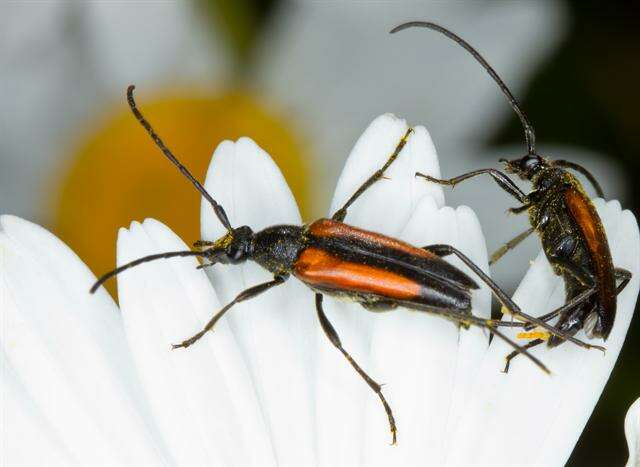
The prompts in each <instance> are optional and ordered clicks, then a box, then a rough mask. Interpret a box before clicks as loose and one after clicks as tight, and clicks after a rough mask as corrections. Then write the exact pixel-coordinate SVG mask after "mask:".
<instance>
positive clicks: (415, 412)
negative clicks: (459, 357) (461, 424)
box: [317, 115, 488, 465]
mask: <svg viewBox="0 0 640 467" xmlns="http://www.w3.org/2000/svg"><path fill="white" fill-rule="evenodd" d="M406 130H407V125H406V123H405V122H404V121H403V120H400V119H397V118H395V117H393V116H392V115H383V116H381V117H379V118H378V119H376V120H375V121H374V122H373V123H372V124H371V125H370V126H369V128H367V130H366V131H365V132H364V134H363V135H362V136H361V138H360V139H359V140H358V142H357V143H356V145H355V147H354V149H353V151H352V153H351V155H350V156H349V159H348V160H347V162H346V164H345V169H344V171H343V173H342V175H341V177H340V179H339V181H338V186H337V188H336V193H335V195H334V201H333V203H332V207H331V211H330V213H333V212H334V211H335V210H337V209H338V208H339V207H341V206H342V205H343V203H344V202H345V201H346V200H347V199H348V198H349V197H350V196H351V195H352V194H353V193H354V192H355V191H356V189H357V188H358V187H359V186H360V185H361V184H362V183H363V182H364V181H365V180H366V179H367V178H368V177H369V176H371V175H372V174H373V173H374V172H375V171H376V170H377V169H379V168H380V167H382V165H383V164H384V163H385V162H386V160H387V158H388V157H389V155H390V154H391V153H392V152H393V151H394V149H395V147H396V146H397V144H398V142H399V141H400V138H402V137H403V136H404V134H405V132H406ZM417 171H420V172H423V173H428V174H431V175H434V176H436V177H437V176H439V169H438V160H437V156H436V153H435V149H434V147H433V143H432V142H431V139H430V137H429V134H428V133H427V131H426V130H425V129H424V128H423V127H417V128H415V133H414V134H413V135H411V136H410V138H409V141H408V143H407V145H406V146H405V148H404V149H403V151H402V152H401V153H400V155H399V156H398V158H397V159H396V161H395V162H394V163H393V165H392V166H391V167H390V168H389V169H388V171H387V172H386V173H385V176H386V177H388V179H383V180H381V181H379V182H377V183H376V184H375V185H373V186H372V187H371V188H369V190H367V192H366V193H365V194H363V195H362V196H361V198H359V199H358V200H357V201H355V203H354V204H353V205H352V207H351V208H350V209H349V211H348V215H347V217H346V222H347V223H349V224H354V225H358V226H362V227H364V228H368V229H371V230H374V231H378V232H382V233H386V234H389V235H393V236H398V237H400V238H403V239H405V240H407V241H410V242H412V243H414V244H416V245H426V244H431V243H435V242H445V243H454V244H457V246H459V247H460V248H461V249H462V250H463V251H466V252H467V253H469V254H470V255H471V256H472V257H473V259H474V260H477V261H479V262H480V264H482V261H484V264H485V266H484V267H485V268H486V251H485V250H484V247H483V245H484V240H483V237H482V234H481V233H480V230H479V225H478V223H477V220H475V217H474V216H468V215H467V214H468V212H467V211H468V210H466V209H465V208H461V209H460V210H459V211H454V210H452V209H451V208H444V209H442V210H439V209H438V206H440V205H442V203H443V201H444V199H443V198H444V197H443V194H442V190H441V189H440V187H439V186H437V185H433V184H429V183H426V182H425V181H424V180H423V179H416V178H415V172H417ZM470 217H473V218H474V220H473V221H472V222H471V223H472V224H474V225H473V226H470V227H469V229H468V232H467V236H466V238H465V235H464V233H465V232H464V230H461V231H460V233H462V235H459V231H458V229H459V226H461V225H463V224H468V222H466V220H467V219H468V218H470ZM478 235H479V237H478ZM452 236H454V237H459V240H457V239H456V240H453V239H452ZM478 239H479V242H478V241H477V240H478ZM478 245H480V246H481V248H480V249H478V250H477V251H471V250H474V249H475V248H476V247H477V246H478ZM470 246H472V248H471V249H469V248H468V247H470ZM485 302H486V293H485ZM325 303H326V305H325V309H326V311H327V315H328V317H329V319H330V320H331V321H332V323H333V324H334V326H335V327H336V330H337V331H338V333H339V334H340V336H341V338H342V342H343V344H344V345H345V348H346V349H347V350H348V351H349V352H350V353H351V354H352V355H353V356H354V358H355V359H356V361H358V363H359V364H360V365H361V366H362V367H363V368H365V370H366V371H368V373H369V374H370V375H371V376H372V377H373V378H374V379H376V380H377V381H379V382H385V383H388V385H387V386H385V389H384V392H385V395H386V396H387V398H388V400H389V402H390V404H391V405H392V408H393V409H394V413H395V415H396V417H397V421H398V428H399V444H398V446H395V447H389V446H388V443H389V441H390V434H389V432H388V422H387V418H386V416H385V413H384V411H383V409H382V406H381V405H380V401H379V400H378V398H377V397H376V395H375V394H374V393H373V392H372V391H371V390H370V389H369V388H368V387H367V386H366V385H365V384H364V382H363V381H362V380H361V379H360V378H359V377H358V375H357V374H356V373H355V372H354V371H353V369H352V368H351V367H350V366H349V365H348V364H347V362H346V361H345V360H344V358H343V357H342V355H340V354H339V353H338V352H337V351H336V350H335V349H334V348H333V347H332V346H331V345H330V344H329V343H328V342H327V339H326V337H325V336H320V342H319V346H320V347H319V349H320V362H319V364H320V365H319V387H318V396H317V397H318V405H317V407H318V408H317V413H318V417H319V428H320V432H319V446H320V453H321V464H323V465H335V464H342V465H352V464H355V463H359V462H362V463H364V464H365V465H370V464H385V463H386V464H389V463H391V464H397V465H402V464H403V463H404V462H406V461H408V460H409V459H415V458H416V457H415V456H418V457H419V456H420V455H421V454H423V457H422V458H423V459H426V460H428V459H438V457H439V455H440V454H439V453H440V452H441V450H442V449H441V447H440V446H439V445H440V444H441V443H442V441H443V440H442V435H441V433H442V432H443V430H444V427H445V425H446V420H447V417H448V413H449V405H448V404H447V403H441V404H440V405H438V406H437V407H435V408H434V405H437V402H436V400H437V399H430V400H429V401H428V402H425V403H424V404H422V405H421V404H420V403H416V401H423V400H424V399H425V398H424V396H425V393H429V392H430V391H431V392H432V393H433V394H434V396H436V397H440V396H444V397H450V395H451V392H452V391H451V384H448V385H446V384H440V383H438V384H435V385H434V384H433V381H432V378H431V377H430V375H431V374H433V372H432V371H431V369H434V371H435V368H436V367H437V368H438V369H442V367H443V366H445V365H443V363H446V360H445V359H443V358H440V359H438V356H440V357H445V358H446V359H449V360H450V361H451V362H452V364H451V365H448V366H447V369H446V370H445V371H448V373H449V380H450V381H452V380H453V379H454V378H455V375H456V374H457V367H456V363H455V357H454V358H451V355H450V354H447V349H449V348H451V347H453V348H454V349H455V348H457V345H458V331H457V329H456V327H455V326H454V325H453V324H451V323H447V322H446V321H444V320H442V319H438V318H435V319H434V317H432V316H428V315H423V314H421V313H412V312H408V311H406V310H398V311H394V312H391V313H383V314H376V313H371V312H368V311H366V310H364V309H363V308H362V307H361V306H359V305H355V304H349V305H346V304H343V303H337V302H335V301H334V300H332V299H327V300H325ZM487 311H488V308H487ZM442 342H447V343H448V344H449V346H448V347H447V346H446V345H444V346H441V345H440V344H441V343H442ZM484 342H485V346H486V338H485V339H484ZM433 349H438V350H437V351H436V352H435V353H433V354H431V353H430V352H431V351H432V350H433ZM438 352H441V353H438ZM416 368H419V371H416ZM445 378H446V377H443V379H445ZM443 388H444V389H443ZM441 390H442V391H441ZM439 400H440V401H442V399H441V398H440V399H439ZM438 409H439V410H438ZM434 412H437V414H436V415H434ZM425 414H428V416H427V418H424V417H423V416H424V415H425ZM438 415H440V416H439V417H438ZM338 420H339V422H338ZM425 421H426V425H427V426H425ZM425 430H427V431H428V433H425ZM438 433H440V434H438ZM434 447H435V450H434V449H433V448H434ZM427 453H428V455H427Z"/></svg>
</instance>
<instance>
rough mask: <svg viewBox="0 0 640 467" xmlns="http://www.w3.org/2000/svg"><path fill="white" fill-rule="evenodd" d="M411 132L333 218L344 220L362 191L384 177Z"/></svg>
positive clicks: (408, 133)
mask: <svg viewBox="0 0 640 467" xmlns="http://www.w3.org/2000/svg"><path fill="white" fill-rule="evenodd" d="M411 133H413V128H409V129H408V130H407V132H406V133H405V134H404V136H403V137H402V139H401V140H400V142H399V143H398V145H397V146H396V148H395V150H394V151H393V153H392V154H391V156H389V159H387V162H385V163H384V165H383V166H382V167H381V168H380V169H378V170H376V171H375V173H374V174H373V175H372V176H371V177H369V178H368V179H367V180H366V181H365V182H364V183H363V184H362V185H360V188H358V189H357V190H356V192H355V193H354V194H353V195H351V198H349V199H348V200H347V202H346V203H344V206H342V207H341V208H340V209H338V210H337V211H336V212H335V213H334V214H333V216H331V219H333V220H334V221H339V222H342V221H343V220H344V218H345V217H346V215H347V209H348V208H349V206H351V205H352V204H353V202H354V201H355V200H357V199H358V198H359V197H360V195H362V193H364V192H365V191H367V189H368V188H369V187H370V186H371V185H373V184H374V183H375V182H377V181H378V180H380V179H381V178H383V176H384V172H385V170H387V169H388V168H389V166H390V165H391V164H393V161H395V160H396V158H397V157H398V155H399V154H400V152H401V151H402V149H403V148H404V146H405V144H407V141H408V140H409V136H410V135H411Z"/></svg>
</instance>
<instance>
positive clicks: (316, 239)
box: [91, 86, 592, 443]
mask: <svg viewBox="0 0 640 467" xmlns="http://www.w3.org/2000/svg"><path fill="white" fill-rule="evenodd" d="M133 89H134V87H133V86H130V87H129V88H128V90H127V99H128V102H129V106H130V107H131V110H132V111H133V113H134V115H135V116H136V118H137V119H138V120H139V121H140V123H141V124H142V126H144V128H145V129H146V130H147V132H148V133H149V135H150V136H151V138H153V140H154V142H155V143H156V145H158V147H159V148H160V149H161V150H162V152H163V153H164V155H165V156H166V157H167V158H168V159H169V160H170V161H171V162H172V163H173V164H174V165H175V166H176V167H178V169H179V170H180V171H181V172H182V173H183V175H184V176H185V177H187V178H188V179H189V180H190V181H191V183H192V184H193V185H194V186H195V187H196V188H197V189H198V191H199V192H200V193H201V194H202V196H204V198H205V199H206V200H207V201H208V202H209V203H210V204H211V206H212V208H213V210H214V212H215V214H216V216H217V217H218V219H219V220H220V222H221V223H222V224H223V225H224V226H225V228H226V229H227V231H228V232H227V234H226V235H224V236H223V237H222V238H220V239H218V240H217V241H215V242H207V241H199V242H196V244H195V246H196V248H197V250H186V251H172V252H166V253H160V254H154V255H150V256H145V257H143V258H139V259H137V260H135V261H132V262H130V263H127V264H125V265H123V266H120V267H118V268H116V269H114V270H113V271H111V272H109V273H107V274H105V275H103V276H102V277H101V278H100V279H99V280H98V281H97V282H96V283H95V284H94V285H93V287H92V288H91V292H92V293H93V292H95V291H96V290H97V288H98V287H99V286H100V285H101V284H102V283H104V282H105V281H106V280H107V279H109V278H110V277H113V276H115V275H116V274H119V273H121V272H123V271H125V270H127V269H129V268H131V267H134V266H136V265H139V264H141V263H145V262H148V261H153V260H156V259H162V258H172V257H179V256H197V257H200V258H202V259H204V260H205V263H204V264H203V265H202V266H203V267H204V266H210V265H213V264H216V263H222V264H238V263H242V262H244V261H248V260H251V261H255V262H256V263H258V264H259V265H260V266H262V267H263V268H265V269H266V270H268V271H269V272H271V273H272V274H273V276H274V277H273V280H271V281H268V282H265V283H262V284H258V285H256V286H253V287H250V288H248V289H246V290H244V291H243V292H241V293H240V294H239V295H238V296H236V298H235V299H234V300H232V301H231V302H230V303H228V304H227V305H225V306H224V307H223V308H222V309H221V310H219V311H218V312H217V313H216V314H215V315H214V316H213V318H211V320H210V321H209V322H208V323H207V324H206V326H205V327H204V328H203V329H202V330H201V331H200V332H198V333H197V334H195V335H194V336H192V337H191V338H189V339H186V340H185V341H183V342H182V343H180V344H177V345H174V346H173V348H174V349H175V348H179V347H185V348H186V347H189V346H190V345H192V344H194V343H195V342H196V341H198V340H199V339H200V338H201V337H202V336H203V335H204V334H205V333H206V332H207V331H209V330H211V329H212V328H213V327H214V326H215V324H216V322H217V321H218V320H219V319H220V318H221V317H222V316H223V315H224V314H225V313H226V312H227V311H228V310H229V309H230V308H231V307H232V306H233V305H234V304H236V303H239V302H242V301H244V300H248V299H250V298H252V297H255V296H257V295H259V294H261V293H263V292H265V291H267V290H269V289H271V288H272V287H276V286H278V285H280V284H283V283H284V282H285V281H286V280H287V279H288V278H289V277H290V276H294V277H296V278H297V279H299V280H300V281H302V282H303V283H304V284H306V285H307V286H308V287H309V288H311V289H312V290H313V291H314V292H315V294H316V309H317V313H318V319H319V321H320V324H321V326H322V329H323V330H324V332H325V334H326V335H327V337H328V338H329V340H330V341H331V343H332V344H333V345H334V346H335V347H336V348H337V349H338V350H339V351H340V352H341V353H342V354H343V355H344V356H345V358H346V359H347V360H348V361H349V363H350V364H351V366H353V368H354V369H355V370H356V371H357V372H358V374H359V375H360V376H361V377H362V378H363V379H364V380H365V381H366V383H367V384H368V385H369V387H370V388H371V389H373V390H374V391H375V392H376V394H377V395H378V397H379V398H380V400H381V402H382V404H383V406H384V409H385V411H386V413H387V416H388V419H389V425H390V429H391V433H392V442H393V443H395V441H396V424H395V420H394V417H393V413H392V411H391V407H390V406H389V404H388V403H387V401H386V399H385V397H384V396H383V394H382V391H381V386H380V385H379V384H378V383H376V382H375V381H374V380H373V379H372V378H371V377H369V375H367V373H365V371H364V370H363V369H362V368H360V366H359V365H358V364H357V363H356V362H355V360H354V359H353V358H352V357H351V355H349V353H348V352H347V351H346V350H345V349H344V347H343V346H342V343H341V341H340V337H339V336H338V333H337V332H336V330H335V329H334V328H333V326H332V325H331V323H330V322H329V320H328V319H327V316H326V315H325V313H324V311H323V309H322V300H323V296H324V295H331V296H341V297H345V298H349V299H351V300H354V301H356V302H358V303H360V304H361V305H362V306H363V307H364V308H366V309H368V310H374V311H386V310H391V309H393V308H396V307H398V306H402V307H406V308H410V309H413V310H418V311H423V312H429V313H434V314H437V315H440V316H443V317H445V318H448V319H450V320H452V321H454V322H455V323H458V324H459V325H462V326H464V327H467V328H468V327H469V326H471V325H474V326H479V327H481V328H485V329H488V330H489V331H490V332H492V333H493V334H495V335H496V336H498V337H499V338H501V339H504V340H505V341H507V342H508V343H509V344H510V345H511V346H512V347H513V348H514V349H515V352H516V353H523V354H524V355H526V356H527V357H528V358H529V359H530V360H532V361H533V362H534V363H535V364H536V365H537V366H538V367H540V368H541V369H543V370H544V371H545V372H548V370H547V368H546V367H545V366H544V365H543V364H542V363H541V362H540V361H539V360H538V359H537V358H535V357H533V356H532V355H530V354H529V353H528V352H527V350H526V349H524V348H522V347H520V346H518V345H517V344H516V343H514V342H513V341H511V340H510V339H508V338H507V337H506V336H505V335H504V334H502V333H501V332H500V331H498V329H496V328H497V327H498V326H512V325H513V324H519V325H521V326H522V325H524V323H503V322H500V321H494V320H487V319H482V318H479V317H477V316H474V315H473V314H472V313H471V292H472V290H473V289H477V288H478V285H477V284H476V282H475V281H474V280H473V279H471V278H470V277H469V276H468V275H467V274H465V273H464V272H462V271H461V270H459V269H457V268H456V267H454V266H452V265H451V264H449V263H448V262H446V261H445V260H443V259H442V258H443V257H444V256H447V255H450V254H453V255H456V256H457V257H459V258H460V259H461V260H462V261H463V262H464V263H465V264H466V265H467V266H468V267H469V268H470V269H471V270H472V271H473V272H474V273H475V274H477V276H478V277H479V278H480V280H482V281H483V282H485V283H486V284H487V285H488V286H489V287H490V288H491V290H492V291H493V293H494V294H495V296H496V297H497V298H498V300H499V301H500V302H501V303H502V304H503V306H504V307H506V308H507V309H509V310H510V312H511V313H513V314H514V315H515V316H518V317H520V318H521V319H522V320H523V321H524V322H525V323H530V324H532V325H538V326H542V327H543V328H545V329H546V330H547V331H549V332H550V333H552V334H553V335H556V336H558V338H559V339H569V340H571V341H573V342H574V343H576V344H578V345H581V346H583V347H587V348H589V347H592V346H590V345H589V344H586V343H584V342H582V341H579V340H577V339H574V338H573V337H571V336H569V335H568V334H565V333H564V332H561V331H558V330H556V329H555V328H554V327H552V326H549V325H548V324H546V323H545V322H543V321H541V320H539V319H536V318H533V317H531V316H529V315H526V314H524V313H522V312H521V311H520V309H519V308H518V306H517V305H516V304H515V303H513V301H512V300H511V299H510V298H509V297H508V296H507V295H506V294H505V293H504V292H503V291H502V290H501V289H500V288H499V287H498V286H497V285H496V284H495V283H494V282H493V281H492V280H491V279H490V278H489V277H488V276H487V275H486V274H484V273H483V272H482V270H481V269H480V268H478V267H477V266H476V265H475V264H474V263H473V262H472V261H471V260H469V259H468V258H467V257H466V256H465V255H464V254H462V253H461V252H460V251H458V250H457V249H455V248H453V247H451V246H449V245H429V246H425V247H422V248H417V247H414V246H412V245H409V244H408V243H405V242H403V241H400V240H397V239H394V238H390V237H387V236H384V235H381V234H378V233H374V232H369V231H366V230H362V229H359V228H355V227H352V226H349V225H348V224H345V223H344V222H343V220H344V218H345V216H346V214H347V209H348V208H349V206H350V205H351V204H352V203H353V202H355V201H356V199H357V198H358V197H359V196H360V195H361V194H362V193H364V192H365V191H366V190H367V188H369V187H370V186H371V185H373V184H374V183H375V182H376V181H377V180H379V179H381V178H382V176H383V174H384V172H385V170H386V169H387V168H388V167H389V166H390V165H391V164H392V163H393V161H394V160H395V159H396V158H397V157H398V155H399V154H400V152H401V151H402V149H403V147H404V146H405V144H406V142H407V140H408V138H409V137H410V135H411V133H412V130H411V129H409V130H408V131H407V132H406V134H405V135H404V137H403V138H402V139H401V141H400V142H399V143H398V145H397V147H396V149H395V151H394V152H393V154H391V156H390V157H389V159H388V160H387V162H386V163H385V164H384V165H383V167H381V168H380V169H379V170H378V171H376V172H375V173H374V174H373V175H372V176H371V177H370V178H369V179H368V180H367V181H366V182H365V183H363V184H362V186H360V188H359V189H358V190H357V191H356V192H355V193H354V194H353V196H351V198H349V200H348V201H347V202H346V204H345V205H344V206H343V207H342V208H341V209H339V210H338V211H337V212H336V213H335V214H334V215H333V217H332V218H331V219H320V220H317V221H315V222H313V223H311V224H307V225H275V226H271V227H267V228H265V229H263V230H261V231H259V232H254V231H253V230H252V229H251V227H249V226H246V225H244V226H241V227H235V228H234V227H232V226H231V223H230V222H229V219H228V218H227V215H226V213H225V211H224V209H223V207H222V206H220V205H219V204H218V203H217V202H216V201H215V200H214V199H213V198H212V197H211V196H210V195H209V193H207V191H206V190H205V189H204V187H203V186H202V185H201V184H200V183H199V182H198V181H197V180H196V179H195V178H194V177H193V176H192V175H191V174H190V173H189V171H188V170H187V169H186V168H185V167H184V166H183V165H182V164H181V163H180V162H179V161H178V160H177V159H176V158H175V156H174V155H173V154H172V153H171V152H170V151H169V149H168V148H167V147H166V146H165V145H164V143H163V142H162V140H161V139H160V137H159V136H158V135H157V134H156V133H155V132H154V131H153V129H152V128H151V125H150V124H149V123H148V122H147V120H146V119H145V118H144V117H143V116H142V114H141V113H140V111H139V110H138V109H137V107H136V104H135V101H134V99H133Z"/></svg>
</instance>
